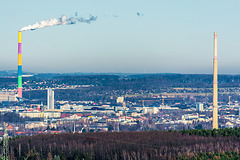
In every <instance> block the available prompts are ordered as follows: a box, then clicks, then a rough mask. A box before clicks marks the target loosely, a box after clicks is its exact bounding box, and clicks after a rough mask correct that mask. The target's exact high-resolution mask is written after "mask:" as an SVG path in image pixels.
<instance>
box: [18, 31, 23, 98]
mask: <svg viewBox="0 0 240 160" xmlns="http://www.w3.org/2000/svg"><path fill="white" fill-rule="evenodd" d="M18 95H19V97H20V98H22V32H21V31H19V32H18Z"/></svg>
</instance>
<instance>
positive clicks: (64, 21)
mask: <svg viewBox="0 0 240 160" xmlns="http://www.w3.org/2000/svg"><path fill="white" fill-rule="evenodd" d="M96 19H97V17H94V16H92V15H89V19H84V18H82V17H80V18H78V17H70V18H67V16H62V17H60V18H58V19H57V18H52V19H50V20H44V21H41V22H40V23H38V22H37V23H35V24H33V25H28V26H25V27H23V28H22V29H21V31H29V30H36V29H39V28H45V27H50V26H56V25H68V24H76V23H77V22H80V23H91V22H92V21H96Z"/></svg>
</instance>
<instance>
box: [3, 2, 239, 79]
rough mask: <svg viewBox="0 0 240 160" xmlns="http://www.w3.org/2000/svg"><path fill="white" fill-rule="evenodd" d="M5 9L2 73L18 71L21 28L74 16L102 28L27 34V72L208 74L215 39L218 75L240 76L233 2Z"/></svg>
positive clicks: (42, 4) (77, 4) (74, 4)
mask: <svg viewBox="0 0 240 160" xmlns="http://www.w3.org/2000/svg"><path fill="white" fill-rule="evenodd" d="M1 2H2V3H3V4H5V5H1V7H0V9H1V11H0V13H1V15H2V16H1V17H2V23H3V24H4V25H3V26H2V27H1V28H2V29H1V35H2V36H1V38H0V39H1V41H2V42H3V43H2V44H3V45H2V47H1V49H0V52H1V56H2V58H0V70H16V69H17V65H16V64H17V56H16V55H17V32H18V31H19V30H20V29H21V28H22V27H24V26H27V25H32V24H34V23H36V22H40V21H41V20H48V19H51V18H54V17H59V16H62V15H63V14H64V15H66V16H74V15H75V14H76V12H77V14H78V15H79V16H82V17H85V18H88V17H89V14H92V15H93V16H97V20H96V21H95V22H93V23H91V24H76V25H72V26H71V25H67V26H54V27H48V28H43V29H39V30H36V31H26V32H23V33H22V34H23V36H22V37H23V41H22V46H23V47H22V53H23V55H22V56H23V59H22V61H23V72H24V71H25V72H26V71H29V72H58V73H59V72H60V73H64V72H95V73H102V72H119V73H206V74H210V73H212V65H213V64H212V59H213V57H212V51H213V47H212V45H213V43H212V38H213V32H215V31H216V32H218V35H219V36H218V37H219V39H218V40H219V59H218V61H219V73H220V74H224V73H228V74H238V73H239V72H238V67H239V64H238V61H237V59H238V55H237V53H238V52H239V51H240V48H239V47H238V41H239V38H238V37H239V33H237V32H236V30H237V28H238V27H239V25H240V22H238V21H237V18H238V15H239V14H240V11H239V2H238V1H236V0H232V1H228V2H225V1H216V0H215V1H211V2H207V1H201V2H191V1H183V2H178V1H171V2H158V1H151V3H150V2H149V3H147V2H145V1H143V0H135V1H131V2H128V1H121V2H110V1H101V2H98V1H91V2H78V1H70V2H68V3H66V2H61V1H60V2H58V1H51V2H43V1H41V2H29V3H27V4H26V2H27V1H23V2H22V3H21V4H19V5H18V6H15V5H14V2H17V1H11V2H5V1H4V2H3V1H1ZM43 10H44V12H42V11H43ZM3 15H6V16H3ZM233 57H234V58H233ZM196 60H197V61H196Z"/></svg>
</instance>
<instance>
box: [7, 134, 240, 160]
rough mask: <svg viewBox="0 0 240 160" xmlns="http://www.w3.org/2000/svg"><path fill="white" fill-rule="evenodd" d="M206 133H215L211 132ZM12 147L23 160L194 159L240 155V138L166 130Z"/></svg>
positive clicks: (16, 142) (34, 140)
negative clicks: (232, 154) (56, 159)
mask: <svg viewBox="0 0 240 160" xmlns="http://www.w3.org/2000/svg"><path fill="white" fill-rule="evenodd" d="M236 131H237V132H238V130H236ZM203 132H205V131H203ZM206 132H209V133H211V131H208V130H207V131H206ZM227 132H228V130H227ZM234 133H235V131H234ZM9 145H10V155H11V159H23V158H24V157H25V158H26V157H28V159H46V158H48V159H51V158H52V157H55V158H57V157H58V156H59V158H60V159H69V160H70V159H73V160H74V159H85V160H87V159H95V160H112V159H116V160H118V159H132V160H137V159H144V160H150V159H151V160H152V159H163V160H164V159H177V158H178V157H189V158H190V157H193V156H197V155H199V153H210V152H211V153H213V152H214V153H224V152H228V151H229V152H232V151H235V152H234V154H237V156H238V154H239V149H240V137H237V136H216V135H215V136H214V135H211V134H209V135H208V136H205V137H204V136H197V135H188V134H185V133H178V132H163V131H150V132H119V133H117V132H95V133H81V134H78V133H75V134H73V133H68V134H45V135H37V136H29V137H23V138H17V139H12V140H11V141H10V143H9ZM200 156H206V155H204V154H201V155H200ZM213 156H215V155H213ZM216 156H217V155H216Z"/></svg>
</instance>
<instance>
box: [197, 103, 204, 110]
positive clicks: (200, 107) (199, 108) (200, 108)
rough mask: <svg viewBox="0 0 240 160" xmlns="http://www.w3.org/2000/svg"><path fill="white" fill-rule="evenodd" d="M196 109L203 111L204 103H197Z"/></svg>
mask: <svg viewBox="0 0 240 160" xmlns="http://www.w3.org/2000/svg"><path fill="white" fill-rule="evenodd" d="M196 109H197V111H203V103H197V104H196Z"/></svg>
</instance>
